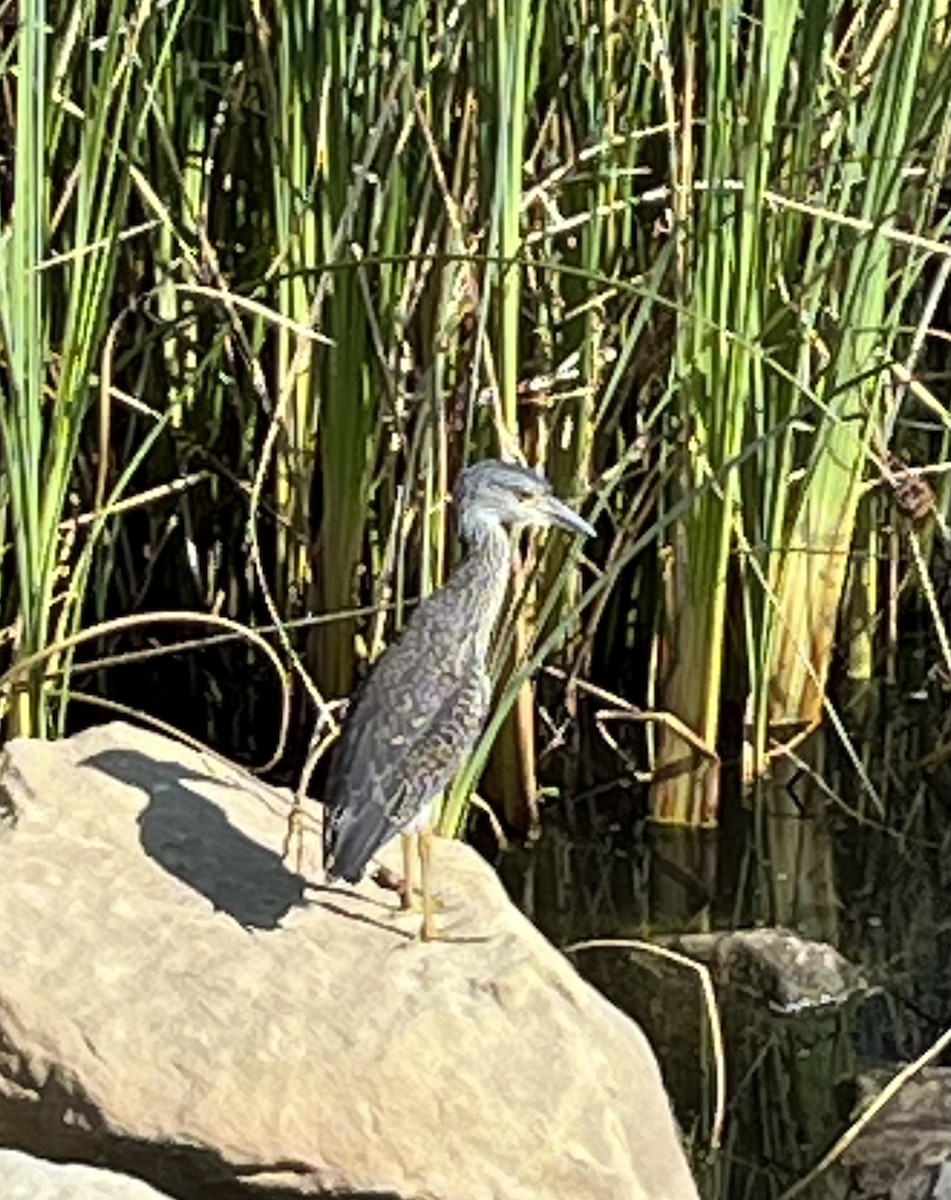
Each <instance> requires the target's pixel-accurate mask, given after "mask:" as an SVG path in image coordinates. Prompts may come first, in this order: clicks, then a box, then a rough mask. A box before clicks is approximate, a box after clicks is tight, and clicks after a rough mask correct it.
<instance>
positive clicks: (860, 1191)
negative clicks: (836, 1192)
mask: <svg viewBox="0 0 951 1200" xmlns="http://www.w3.org/2000/svg"><path fill="white" fill-rule="evenodd" d="M897 1070H898V1067H897V1065H896V1066H892V1067H890V1068H884V1067H883V1068H881V1069H879V1070H877V1071H872V1072H869V1073H867V1074H865V1075H861V1076H860V1077H859V1085H860V1092H861V1100H860V1107H862V1108H864V1107H865V1106H866V1104H867V1103H868V1102H870V1101H871V1100H872V1099H873V1098H874V1097H875V1096H876V1095H877V1094H878V1093H879V1092H880V1091H881V1090H882V1088H883V1087H885V1085H886V1084H887V1083H889V1082H890V1080H891V1078H892V1076H893V1075H895V1074H896V1073H897ZM843 1165H844V1167H845V1168H847V1170H848V1174H849V1180H848V1185H849V1188H848V1195H849V1197H854V1198H855V1200H875V1198H876V1197H880V1196H888V1197H889V1200H949V1198H951V1069H949V1068H948V1067H926V1068H925V1069H924V1070H923V1071H920V1072H919V1073H918V1074H917V1075H915V1076H913V1077H912V1078H911V1079H909V1080H908V1081H907V1082H906V1083H905V1084H904V1086H903V1087H902V1088H901V1089H900V1091H899V1092H898V1093H897V1094H896V1095H895V1096H894V1097H893V1098H892V1099H891V1100H890V1101H889V1102H888V1104H887V1105H886V1106H885V1107H884V1108H883V1109H882V1111H881V1112H880V1113H879V1114H878V1115H877V1116H876V1117H875V1118H874V1120H873V1121H872V1123H871V1124H870V1125H869V1126H868V1127H867V1128H866V1129H865V1130H864V1131H863V1132H862V1133H861V1134H860V1135H859V1137H858V1138H857V1139H856V1140H855V1142H854V1143H853V1144H852V1145H851V1146H850V1147H849V1148H848V1150H846V1152H845V1154H844V1155H843Z"/></svg>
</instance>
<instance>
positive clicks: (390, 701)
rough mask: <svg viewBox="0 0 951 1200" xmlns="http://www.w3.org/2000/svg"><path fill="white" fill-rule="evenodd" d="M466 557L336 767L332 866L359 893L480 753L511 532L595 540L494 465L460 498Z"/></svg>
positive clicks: (405, 644)
mask: <svg viewBox="0 0 951 1200" xmlns="http://www.w3.org/2000/svg"><path fill="white" fill-rule="evenodd" d="M455 503H456V507H457V512H458V518H459V532H460V536H461V537H462V540H463V542H464V543H465V545H466V550H467V554H466V557H465V558H464V559H463V561H462V562H461V563H460V564H459V566H458V567H457V568H456V570H455V571H454V572H453V574H452V576H451V577H450V579H449V581H448V582H447V584H446V585H445V587H443V588H442V589H441V590H440V591H437V592H434V593H433V594H432V595H431V596H428V597H427V598H426V599H425V600H423V601H422V602H421V603H420V604H419V606H418V607H417V609H416V611H415V612H414V613H413V615H412V617H411V618H410V620H409V622H408V623H407V625H406V628H405V630H404V631H403V634H402V637H401V638H400V639H399V641H398V642H396V643H395V644H394V645H393V646H391V647H390V648H389V649H388V650H386V652H385V653H384V654H383V655H382V656H381V657H380V659H379V660H378V662H377V663H376V664H375V666H374V667H373V669H372V671H371V672H370V674H369V676H368V677H367V680H366V682H365V684H364V685H363V688H362V689H361V691H360V692H359V694H358V696H357V699H356V701H355V703H354V705H353V707H352V709H351V711H350V713H349V715H348V716H347V717H346V718H345V721H344V726H343V731H342V733H341V737H340V741H339V742H338V743H337V746H336V748H335V751H334V753H333V757H332V759H331V764H330V774H329V778H328V784H327V791H326V799H327V803H328V805H329V809H330V812H329V819H328V820H327V822H326V823H325V834H326V836H325V843H324V850H325V861H326V864H327V873H328V875H329V876H330V877H331V878H342V879H346V880H348V881H349V882H351V883H355V882H356V881H357V880H358V879H359V878H360V877H361V875H362V874H363V872H364V870H365V868H366V866H367V863H368V862H369V860H370V859H371V858H372V857H373V855H374V854H375V853H376V852H377V850H378V849H379V848H380V847H381V846H383V845H384V844H385V843H386V842H388V841H389V840H390V839H391V838H392V837H394V836H395V835H396V834H397V833H400V832H403V831H406V830H408V829H414V828H416V826H417V825H418V824H420V823H422V822H424V821H425V820H426V819H427V817H428V808H429V806H430V804H431V802H432V801H433V800H434V799H435V797H437V796H438V795H439V794H440V792H442V791H443V789H444V788H445V787H446V786H447V785H448V784H449V782H450V781H451V780H452V777H453V776H454V774H455V773H456V771H457V769H458V768H459V766H460V765H461V763H462V762H463V761H464V759H465V758H466V756H467V755H468V754H469V753H470V752H471V751H472V749H473V747H474V746H475V743H476V741H477V739H478V737H479V733H480V731H481V729H482V726H483V724H484V722H485V719H486V717H487V715H488V712H489V704H490V701H491V691H492V689H491V684H490V681H489V677H488V674H487V671H486V663H487V659H488V652H489V644H490V640H491V637H492V633H493V630H494V628H495V624H496V621H497V620H498V616H499V611H500V609H501V607H502V603H503V601H504V599H505V592H506V587H507V584H508V580H509V576H510V573H511V567H512V558H511V541H510V537H509V533H508V531H509V530H510V529H511V528H514V527H517V526H522V525H534V526H546V525H560V526H561V527H562V528H564V529H568V530H571V531H572V532H575V533H579V534H583V535H591V534H593V533H594V530H593V529H592V528H591V526H590V525H589V524H588V523H587V522H586V521H584V520H582V518H581V517H579V516H578V515H577V514H576V513H575V512H573V511H572V510H571V509H570V508H568V507H567V506H566V505H564V504H562V503H561V501H559V500H557V499H556V498H555V497H554V496H553V495H552V493H551V485H550V484H549V483H548V482H547V481H546V480H544V479H543V478H541V477H540V476H538V475H535V474H534V473H533V472H531V471H528V470H526V469H525V468H524V467H519V466H515V465H512V464H509V463H501V462H496V461H492V460H487V461H485V462H480V463H476V464H475V465H474V466H471V467H469V468H468V469H467V470H465V471H463V472H462V474H461V475H460V477H459V482H458V484H457V486H456V493H455Z"/></svg>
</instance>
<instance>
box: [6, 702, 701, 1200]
mask: <svg viewBox="0 0 951 1200" xmlns="http://www.w3.org/2000/svg"><path fill="white" fill-rule="evenodd" d="M0 804H2V805H3V807H4V808H5V810H6V811H5V820H4V823H3V826H2V827H0V913H2V919H0V964H2V967H0V1141H2V1142H5V1143H7V1144H9V1145H16V1146H17V1147H19V1148H23V1149H27V1150H30V1151H31V1152H33V1153H38V1154H41V1155H44V1156H48V1157H51V1158H72V1159H77V1160H85V1161H92V1160H94V1161H96V1162H98V1163H102V1164H106V1165H109V1166H111V1167H115V1168H117V1169H120V1170H126V1171H129V1172H131V1173H132V1174H135V1175H139V1176H141V1177H143V1178H145V1179H148V1180H149V1181H150V1182H152V1183H155V1184H156V1185H157V1186H159V1187H162V1188H164V1189H165V1190H166V1191H168V1192H170V1193H171V1194H172V1195H175V1196H179V1197H187V1198H189V1200H191V1198H195V1200H197V1198H198V1197H208V1196H214V1197H219V1196H227V1197H229V1198H230V1197H240V1196H251V1195H254V1196H257V1197H261V1196H266V1197H275V1198H276V1197H278V1196H281V1197H286V1196H288V1195H293V1194H333V1195H338V1196H370V1195H373V1196H376V1197H378V1198H380V1197H426V1198H429V1200H438V1198H443V1197H446V1198H449V1197H454V1198H458V1200H489V1198H493V1200H503V1198H504V1200H547V1198H549V1197H552V1198H553V1197H564V1198H566V1200H567V1198H570V1200H578V1198H579V1197H584V1198H585V1200H598V1198H600V1197H603V1198H604V1200H618V1198H619V1197H624V1198H625V1200H637V1198H638V1197H653V1198H657V1200H660V1198H662V1197H663V1198H670V1200H679V1198H681V1197H684V1198H687V1197H695V1196H696V1191H695V1189H694V1185H693V1183H692V1180H691V1178H690V1175H689V1172H688V1170H687V1167H686V1163H685V1160H684V1156H683V1153H682V1151H681V1148H680V1145H679V1142H678V1138H677V1133H676V1129H675V1126H674V1122H673V1120H672V1118H671V1114H670V1110H669V1106H668V1102H667V1099H666V1096H665V1094H664V1091H663V1087H662V1085H661V1080H660V1076H659V1073H658V1069H657V1065H656V1062H655V1060H654V1058H653V1055H652V1054H651V1051H650V1049H649V1047H648V1045H647V1044H646V1042H645V1039H644V1037H643V1035H642V1034H641V1033H640V1031H639V1030H638V1029H637V1027H636V1026H635V1025H634V1024H633V1023H632V1022H631V1021H629V1020H628V1019H627V1018H625V1017H624V1016H622V1015H621V1014H620V1013H619V1012H618V1011H617V1010H615V1009H614V1008H612V1007H611V1005H610V1004H608V1002H607V1001H606V1000H604V999H603V998H602V997H601V996H600V995H598V993H597V992H595V991H594V990H593V989H592V988H591V987H590V986H589V985H588V984H586V983H585V982H583V981H582V980H581V979H580V978H579V976H578V975H577V974H576V973H575V972H574V970H573V969H572V968H571V967H570V966H569V964H568V963H567V962H566V961H565V960H564V959H563V958H562V957H561V956H560V955H559V954H558V953H557V952H556V951H554V950H553V949H552V948H551V947H550V946H549V945H548V943H547V942H545V940H544V939H543V938H542V937H541V936H540V935H539V934H538V933H537V932H536V931H535V930H534V929H533V928H532V927H531V926H530V925H529V924H528V922H527V921H526V920H525V919H524V918H523V917H522V916H521V915H520V914H519V913H518V912H516V911H515V910H514V909H513V908H512V907H511V906H510V905H509V904H508V902H507V901H506V899H505V897H504V894H503V892H502V889H501V887H500V885H499V884H498V882H497V880H496V878H495V876H494V874H493V873H492V871H491V870H490V869H489V868H488V867H487V866H486V865H485V864H484V863H483V862H482V861H481V860H480V859H479V858H478V856H477V855H476V854H474V853H473V852H472V851H471V850H469V849H468V848H466V847H465V846H462V845H459V844H454V843H445V842H440V843H439V845H438V846H437V848H436V870H437V882H438V887H439V891H440V894H441V896H442V898H443V901H444V905H445V911H444V912H443V913H442V914H441V927H442V930H443V932H444V940H441V941H438V942H434V943H431V944H422V943H420V942H419V941H417V940H416V938H415V930H416V925H417V923H418V918H417V919H416V920H415V921H413V922H408V921H407V919H405V918H402V917H400V916H398V915H397V914H395V913H394V911H393V907H394V900H393V899H392V898H391V897H389V896H387V895H386V894H385V893H381V892H379V891H378V890H377V889H376V888H375V886H374V885H373V884H372V883H370V882H366V883H364V884H363V885H361V886H360V887H358V888H356V889H351V888H348V887H347V886H345V885H340V886H334V887H325V886H323V885H321V884H317V883H308V882H307V881H306V880H305V878H302V877H301V876H298V875H295V874H293V873H292V872H290V871H289V870H287V869H285V867H284V865H283V864H282V863H281V860H280V858H279V856H278V849H279V847H280V844H281V840H282V837H283V832H284V824H285V814H286V808H287V800H286V798H285V797H283V796H281V795H280V794H279V793H276V792H274V791H271V790H269V789H267V788H264V787H262V786H259V785H256V784H253V783H250V782H249V780H248V779H247V778H246V777H245V776H243V775H241V774H240V773H239V772H237V771H231V770H230V769H227V768H223V767H221V766H220V765H219V764H218V763H216V762H214V761H213V760H211V759H209V758H205V757H203V756H201V755H199V754H196V753H193V752H191V751H189V750H187V749H184V748H182V747H181V746H179V745H177V744H176V743H174V742H171V741H168V740H167V739H164V738H161V737H159V736H157V735H154V734H150V733H145V732H142V731H139V730H136V729H133V728H131V727H129V726H126V725H120V724H115V725H109V726H104V727H102V728H99V729H94V730H89V731H88V732H86V733H83V734H80V735H78V736H77V737H74V738H71V739H69V740H68V741H64V742H59V743H54V744H48V743H47V744H44V743H40V742H30V741H24V740H18V741H14V742H12V743H10V744H9V746H8V747H7V748H6V751H5V762H4V764H3V770H2V775H0ZM308 846H309V847H310V848H311V851H312V852H313V853H316V852H317V848H318V837H317V835H316V834H315V833H310V834H308ZM394 853H397V852H396V850H395V848H393V849H392V850H391V854H394ZM397 857H398V854H397ZM386 861H388V859H387V856H386V855H384V862H386ZM389 863H390V865H393V866H395V865H397V864H396V863H395V861H393V859H392V857H391V858H390V859H389ZM305 871H306V874H307V876H308V877H309V878H310V879H312V880H318V879H320V878H322V875H321V873H320V872H319V871H318V870H317V869H316V867H314V866H313V864H310V865H306V864H305ZM216 1185H218V1186H216Z"/></svg>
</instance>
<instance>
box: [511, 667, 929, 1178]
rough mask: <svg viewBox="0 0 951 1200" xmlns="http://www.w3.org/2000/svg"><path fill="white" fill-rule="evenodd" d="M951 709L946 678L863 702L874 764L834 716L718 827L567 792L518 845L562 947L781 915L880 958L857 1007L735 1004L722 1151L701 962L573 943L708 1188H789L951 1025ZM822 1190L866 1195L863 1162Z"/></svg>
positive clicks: (734, 792)
mask: <svg viewBox="0 0 951 1200" xmlns="http://www.w3.org/2000/svg"><path fill="white" fill-rule="evenodd" d="M949 708H951V705H949V704H948V701H947V697H946V696H945V695H944V693H943V692H942V691H941V690H940V689H939V690H937V691H936V692H932V693H931V694H926V693H922V694H921V695H920V696H918V697H917V698H916V699H913V700H911V701H909V702H908V703H906V704H904V705H902V706H900V707H899V708H898V710H897V711H896V712H892V713H890V714H888V721H887V726H886V727H885V728H884V729H883V727H882V726H881V724H880V723H879V724H876V722H877V721H878V718H879V716H880V714H879V713H877V712H868V711H865V712H863V714H862V715H863V717H864V720H863V725H864V729H863V731H862V732H863V740H862V741H858V740H856V741H854V742H853V745H854V746H858V747H859V754H860V755H861V759H860V761H861V763H862V766H861V767H860V768H857V767H856V764H855V762H854V761H853V760H852V759H851V758H850V757H849V756H848V755H847V754H843V753H842V752H841V750H840V748H839V747H838V746H837V744H836V739H835V738H834V737H832V736H830V735H829V733H828V731H826V734H825V738H824V740H823V741H821V742H819V743H817V744H816V745H814V746H812V747H811V748H807V750H806V751H805V753H806V755H807V757H808V760H809V764H811V765H807V763H806V759H803V761H802V763H801V764H800V765H799V766H793V767H787V768H785V769H779V770H778V771H777V776H776V777H775V778H774V779H773V780H772V781H770V782H768V783H766V784H764V785H762V786H760V787H759V788H758V789H757V790H756V791H755V793H753V794H750V795H747V796H745V797H742V796H741V795H740V789H739V787H738V786H733V787H732V788H731V789H730V791H729V793H728V794H727V795H725V796H724V804H723V809H722V819H721V826H720V828H719V829H718V830H715V831H701V832H692V831H682V830H672V829H666V828H660V827H657V826H652V825H650V824H649V823H648V822H647V821H646V820H645V819H644V816H643V814H644V812H645V810H646V803H645V801H646V797H645V796H644V794H643V793H642V792H639V791H637V789H631V788H626V787H625V788H620V787H616V788H614V789H611V788H610V787H608V788H605V787H595V788H592V789H589V792H588V794H587V795H585V794H583V793H582V794H581V795H580V796H579V798H578V799H577V800H576V801H574V802H566V801H564V800H559V801H558V802H557V803H556V804H554V805H553V806H552V807H551V808H550V809H549V811H548V812H547V813H546V817H545V820H544V821H543V823H542V834H541V836H540V838H539V840H538V842H537V843H536V844H535V845H534V847H533V848H532V849H531V850H529V851H524V850H522V851H518V852H513V853H511V854H508V855H506V856H505V857H504V859H503V862H502V864H501V873H502V876H503V879H504V880H505V882H506V885H507V886H508V888H509V890H510V892H511V894H512V895H513V897H514V899H515V900H516V902H517V903H518V904H519V905H520V906H521V907H522V908H523V910H524V911H525V912H526V913H527V914H528V915H529V916H530V917H531V918H532V920H533V921H535V923H536V924H537V925H538V926H539V927H540V928H541V929H542V930H543V931H544V932H545V933H546V934H547V935H548V937H549V938H550V939H551V940H552V941H553V942H555V943H556V944H558V945H561V946H565V947H566V946H570V945H571V944H572V943H574V942H577V941H580V940H584V939H590V938H616V939H624V938H641V939H649V940H650V939H655V940H661V941H663V940H664V939H665V938H670V937H671V935H675V934H680V933H683V932H685V931H697V932H704V931H716V930H730V929H736V928H744V927H747V928H748V927H751V926H757V925H782V926H784V927H786V928H788V929H791V930H795V931H797V932H798V933H800V934H801V935H802V936H803V937H807V938H812V939H818V940H822V941H826V942H829V943H831V944H832V945H833V946H835V947H836V948H837V949H838V950H839V951H840V952H841V953H842V954H843V955H844V956H845V957H846V958H848V959H849V960H850V961H851V962H852V963H855V964H857V965H858V966H859V967H860V968H861V971H862V974H863V975H864V977H865V979H866V980H867V981H868V983H869V985H870V988H869V990H868V991H867V992H864V993H862V994H860V995H857V996H856V997H854V998H853V999H851V1000H849V1001H848V1002H847V1003H845V1004H843V1005H841V1006H825V1007H824V1008H815V1009H811V1010H808V1011H803V1012H802V1013H801V1014H799V1015H795V1016H789V1015H778V1014H777V1013H776V1012H773V1011H770V1010H769V1008H768V1006H766V1005H763V1004H760V1005H759V1006H758V1007H756V1006H754V1007H751V1008H749V1009H745V1010H743V1011H736V1010H735V1009H731V1008H729V1007H725V1008H724V1009H723V1012H722V1019H723V1024H724V1033H725V1037H726V1045H727V1052H726V1058H727V1096H728V1105H729V1107H728V1114H727V1125H726V1135H725V1139H724V1144H723V1147H722V1149H721V1150H720V1151H719V1152H718V1153H716V1154H712V1155H711V1154H710V1153H709V1152H708V1146H709V1135H710V1114H711V1111H712V1106H713V1078H712V1072H711V1068H710V1054H709V1036H708V1029H707V1023H706V1020H705V1018H704V1016H703V1009H702V1002H701V998H700V989H699V986H698V983H697V979H696V976H695V973H694V972H691V971H689V970H685V969H684V968H683V967H680V966H678V965H677V964H670V963H668V962H665V961H662V960H658V959H657V958H656V957H654V956H649V955H645V954H643V953H636V952H631V951H625V950H623V949H621V948H617V949H610V950H596V951H593V950H589V951H580V952H576V953H575V954H574V956H573V957H574V960H575V961H576V963H577V965H578V967H579V969H580V970H581V971H582V972H583V973H584V974H586V975H587V976H588V977H589V978H590V979H591V980H592V982H594V983H595V984H596V985H597V986H598V987H600V988H601V989H602V990H603V991H604V992H605V993H606V994H607V995H608V996H609V997H610V998H611V999H612V1000H613V1001H614V1002H615V1003H617V1004H618V1005H619V1006H620V1007H622V1008H623V1009H625V1010H626V1011H627V1012H629V1013H630V1014H631V1015H632V1016H633V1017H634V1018H635V1019H636V1020H637V1021H638V1022H639V1023H640V1025H641V1026H642V1028H643V1029H644V1030H645V1032H646V1033H647V1035H648V1037H649V1038H650V1040H651V1043H652V1045H653V1046H654V1048H655V1051H656V1053H657V1056H658V1059H659V1061H660V1064H661V1068H662V1070H663V1072H664V1078H665V1082H666V1084H667V1087H668V1091H669V1092H670V1094H671V1098H672V1101H673V1103H674V1107H675V1110H676V1112H677V1116H678V1119H679V1120H680V1123H681V1126H682V1129H683V1131H684V1135H685V1138H686V1140H687V1143H688V1147H689V1148H690V1152H691V1155H692V1158H693V1162H694V1167H695V1171H696V1174H697V1177H698V1180H699V1182H700V1186H701V1189H702V1194H703V1195H704V1197H705V1200H714V1198H717V1200H719V1198H720V1197H723V1198H729V1200H733V1198H740V1197H742V1198H744V1200H745V1198H747V1197H749V1198H751V1200H760V1198H763V1200H769V1198H771V1197H778V1196H780V1195H781V1194H782V1192H783V1191H784V1190H786V1189H787V1188H788V1187H790V1186H792V1185H793V1184H794V1183H795V1182H796V1181H797V1180H798V1179H800V1178H801V1177H802V1176H803V1175H805V1174H806V1173H807V1172H808V1171H809V1169H810V1168H811V1167H812V1166H813V1165H814V1164H815V1163H816V1162H817V1161H818V1160H819V1159H820V1158H821V1157H822V1155H823V1154H824V1153H825V1152H826V1151H827V1150H828V1149H829V1148H830V1146H831V1145H832V1144H833V1143H834V1141H835V1140H836V1138H837V1137H838V1136H839V1134H840V1133H841V1132H843V1130H844V1129H845V1128H846V1127H847V1126H848V1124H849V1121H850V1116H854V1114H855V1108H856V1104H857V1100H858V1082H857V1081H858V1078H859V1075H860V1073H861V1072H864V1071H866V1070H868V1069H870V1068H874V1067H877V1066H881V1065H883V1064H885V1065H886V1066H888V1065H890V1066H891V1068H892V1070H897V1069H898V1065H899V1064H900V1063H905V1062H908V1061H911V1060H913V1059H915V1058H916V1057H918V1056H919V1055H920V1054H922V1053H923V1052H924V1051H925V1050H927V1049H928V1047H929V1046H930V1045H931V1044H932V1043H933V1042H934V1041H935V1040H936V1039H937V1038H938V1037H939V1035H940V1034H941V1033H942V1032H943V1031H944V1030H946V1029H947V1028H948V1027H949V1026H951V737H947V738H946V736H945V735H946V734H947V733H948V729H947V726H948V715H947V713H948V711H949ZM870 726H871V728H870ZM945 746H947V752H946V751H945ZM861 770H865V771H867V773H868V778H869V780H870V781H871V782H872V784H873V786H874V788H875V791H876V792H877V795H878V799H879V801H880V802H881V809H879V808H878V807H876V805H875V803H874V802H873V801H872V799H871V798H870V797H869V795H868V793H867V791H866V789H865V788H864V787H863V786H862V784H861V781H860V778H859V773H860V771H861ZM937 1061H938V1062H939V1063H940V1062H941V1059H939V1060H937ZM944 1061H945V1063H946V1064H949V1065H951V1057H948V1056H947V1055H946V1056H945V1060H944ZM908 1153H909V1154H912V1153H913V1151H912V1149H911V1148H909V1150H908ZM806 1194H807V1195H808V1196H812V1197H823V1198H828V1200H832V1198H833V1197H836V1198H838V1197H842V1198H845V1197H847V1196H849V1195H851V1194H853V1193H851V1192H850V1190H849V1178H848V1172H846V1171H844V1170H843V1169H836V1170H833V1171H831V1172H829V1173H828V1174H827V1175H826V1176H825V1177H824V1178H823V1179H822V1181H821V1182H820V1183H818V1184H816V1185H815V1186H814V1187H812V1188H811V1189H810V1190H809V1191H808V1192H807V1193H806ZM882 1194H883V1195H887V1194H890V1193H888V1192H885V1193H882Z"/></svg>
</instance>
